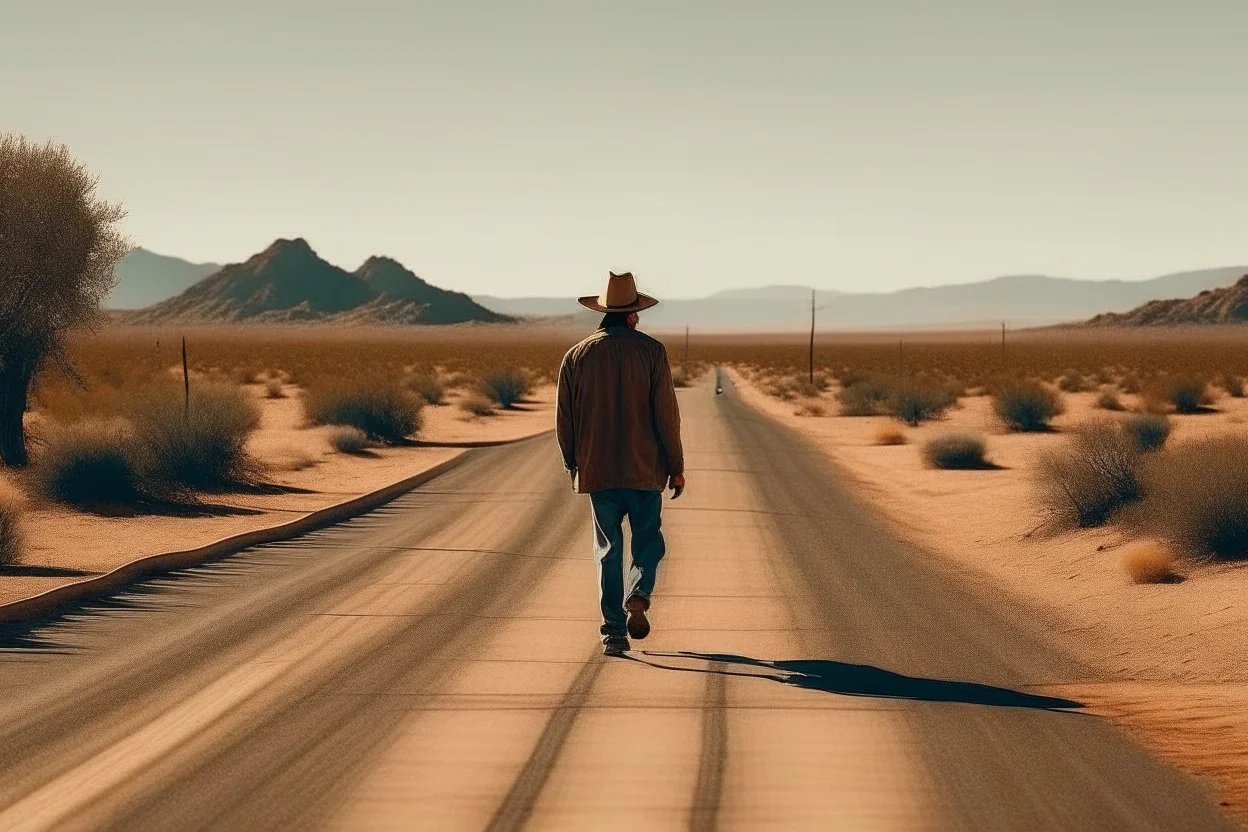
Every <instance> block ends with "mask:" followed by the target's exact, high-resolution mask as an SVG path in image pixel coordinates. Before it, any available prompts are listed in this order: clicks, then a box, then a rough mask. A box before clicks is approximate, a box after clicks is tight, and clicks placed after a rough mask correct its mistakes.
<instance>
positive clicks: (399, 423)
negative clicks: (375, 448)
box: [303, 374, 424, 443]
mask: <svg viewBox="0 0 1248 832" xmlns="http://www.w3.org/2000/svg"><path fill="white" fill-rule="evenodd" d="M422 407H424V402H423V401H422V400H421V399H420V398H418V397H417V396H416V395H415V394H414V393H411V392H409V391H407V390H405V389H404V388H403V387H402V385H400V384H399V383H398V382H397V381H395V380H393V379H391V378H387V377H385V376H382V375H377V374H372V375H368V376H362V377H359V378H353V379H344V378H320V379H317V380H315V381H314V382H312V383H311V384H309V385H308V387H307V389H306V390H305V391H304V394H303V412H304V416H305V417H306V418H307V420H308V422H309V424H313V425H349V426H351V427H354V428H358V429H359V430H360V431H362V432H363V433H364V434H365V435H366V436H367V437H368V438H369V439H372V440H374V441H377V442H389V443H396V442H402V441H403V440H405V439H407V438H408V437H411V436H413V435H414V434H416V432H417V431H419V430H420V426H421V421H422V419H421V412H420V411H421V408H422Z"/></svg>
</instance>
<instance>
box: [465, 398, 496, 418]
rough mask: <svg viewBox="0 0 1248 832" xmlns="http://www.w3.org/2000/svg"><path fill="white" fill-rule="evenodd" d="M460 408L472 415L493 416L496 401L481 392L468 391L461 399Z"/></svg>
mask: <svg viewBox="0 0 1248 832" xmlns="http://www.w3.org/2000/svg"><path fill="white" fill-rule="evenodd" d="M458 407H459V409H460V410H462V411H463V412H465V413H468V414H470V415H472V416H493V415H494V402H492V401H490V400H489V399H487V398H486V397H485V396H483V395H481V394H480V393H468V394H467V395H465V396H464V397H463V398H461V399H460V400H459V405H458Z"/></svg>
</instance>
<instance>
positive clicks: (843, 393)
mask: <svg viewBox="0 0 1248 832" xmlns="http://www.w3.org/2000/svg"><path fill="white" fill-rule="evenodd" d="M893 386H894V385H893V381H892V379H890V378H888V377H887V376H883V375H880V374H878V373H867V374H857V373H846V374H844V375H843V376H842V378H841V389H840V390H838V391H837V392H836V400H837V402H838V403H839V404H840V406H841V415H842V416H877V415H879V414H880V413H881V412H882V411H883V410H884V407H885V405H886V403H887V402H888V398H889V396H891V395H892V392H893Z"/></svg>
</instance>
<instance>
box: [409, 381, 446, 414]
mask: <svg viewBox="0 0 1248 832" xmlns="http://www.w3.org/2000/svg"><path fill="white" fill-rule="evenodd" d="M407 386H408V387H409V388H410V389H411V390H412V392H413V393H415V394H416V395H417V396H420V398H421V399H422V400H423V401H424V403H425V404H427V405H430V406H433V407H438V406H440V405H443V404H446V385H445V384H444V383H443V382H442V380H441V379H440V378H438V377H437V375H436V374H433V373H421V374H420V375H416V376H413V377H412V378H410V379H408V381H407Z"/></svg>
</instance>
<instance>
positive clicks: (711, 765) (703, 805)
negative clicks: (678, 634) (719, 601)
mask: <svg viewBox="0 0 1248 832" xmlns="http://www.w3.org/2000/svg"><path fill="white" fill-rule="evenodd" d="M727 669H728V668H727V665H725V664H724V663H723V662H711V664H710V666H709V667H708V668H707V676H706V699H705V700H704V701H703V703H702V752H701V755H700V757H699V760H698V783H697V787H696V788H695V789H694V792H693V810H692V814H691V815H690V817H689V829H690V832H714V830H715V829H717V828H718V826H719V804H720V800H721V798H722V797H723V793H724V769H725V768H726V767H727V765H728V676H727V675H726V674H725V671H726V670H727Z"/></svg>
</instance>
